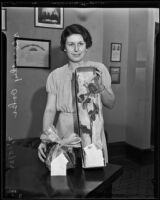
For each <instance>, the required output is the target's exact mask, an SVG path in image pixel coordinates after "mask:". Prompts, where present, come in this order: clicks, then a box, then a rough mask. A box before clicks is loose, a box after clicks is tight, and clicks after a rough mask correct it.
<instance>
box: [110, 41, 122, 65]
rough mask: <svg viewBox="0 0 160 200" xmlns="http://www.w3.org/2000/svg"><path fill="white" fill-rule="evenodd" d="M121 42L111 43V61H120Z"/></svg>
mask: <svg viewBox="0 0 160 200" xmlns="http://www.w3.org/2000/svg"><path fill="white" fill-rule="evenodd" d="M121 50H122V44H121V43H111V62H120V61H121Z"/></svg>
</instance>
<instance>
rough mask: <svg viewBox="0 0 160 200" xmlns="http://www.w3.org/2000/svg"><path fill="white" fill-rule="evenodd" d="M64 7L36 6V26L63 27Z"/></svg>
mask: <svg viewBox="0 0 160 200" xmlns="http://www.w3.org/2000/svg"><path fill="white" fill-rule="evenodd" d="M63 12H64V10H63V8H53V7H50V8H46V7H39V8H35V27H44V28H63V21H64V20H63Z"/></svg>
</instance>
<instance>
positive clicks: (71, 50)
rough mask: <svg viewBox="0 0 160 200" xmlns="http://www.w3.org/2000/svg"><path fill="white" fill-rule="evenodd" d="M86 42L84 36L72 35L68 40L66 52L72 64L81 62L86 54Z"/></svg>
mask: <svg viewBox="0 0 160 200" xmlns="http://www.w3.org/2000/svg"><path fill="white" fill-rule="evenodd" d="M86 50H87V49H86V42H85V41H84V39H83V37H82V35H80V34H72V35H70V36H69V37H67V39H66V44H65V51H66V54H67V56H68V59H69V60H70V61H72V62H76V63H78V62H81V61H83V58H84V56H85V54H86Z"/></svg>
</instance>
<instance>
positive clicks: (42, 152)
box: [38, 148, 46, 158]
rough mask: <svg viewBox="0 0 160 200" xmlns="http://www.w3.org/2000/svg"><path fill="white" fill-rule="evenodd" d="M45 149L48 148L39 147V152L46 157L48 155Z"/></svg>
mask: <svg viewBox="0 0 160 200" xmlns="http://www.w3.org/2000/svg"><path fill="white" fill-rule="evenodd" d="M45 150H46V149H45V148H43V149H41V148H39V149H38V152H39V153H40V154H41V156H43V157H44V158H46V155H45V153H44V151H45Z"/></svg>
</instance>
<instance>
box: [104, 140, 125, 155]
mask: <svg viewBox="0 0 160 200" xmlns="http://www.w3.org/2000/svg"><path fill="white" fill-rule="evenodd" d="M107 147H108V155H109V156H110V157H114V156H118V157H119V156H126V143H125V142H113V143H108V144H107Z"/></svg>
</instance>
